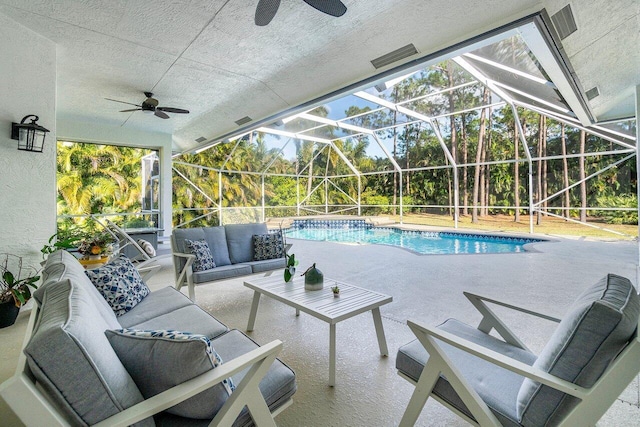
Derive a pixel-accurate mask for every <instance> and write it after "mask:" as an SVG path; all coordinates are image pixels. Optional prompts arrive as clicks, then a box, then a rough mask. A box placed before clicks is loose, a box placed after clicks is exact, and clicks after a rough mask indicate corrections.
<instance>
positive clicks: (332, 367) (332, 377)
mask: <svg viewBox="0 0 640 427" xmlns="http://www.w3.org/2000/svg"><path fill="white" fill-rule="evenodd" d="M334 385H336V325H335V323H330V324H329V386H331V387H333V386H334Z"/></svg>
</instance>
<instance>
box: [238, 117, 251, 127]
mask: <svg viewBox="0 0 640 427" xmlns="http://www.w3.org/2000/svg"><path fill="white" fill-rule="evenodd" d="M251 120H253V119H252V118H251V117H249V116H244V117H243V118H241V119H238V120H236V124H237V125H238V126H242V125H244V124H247V123H249V122H250V121H251Z"/></svg>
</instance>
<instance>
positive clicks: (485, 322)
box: [398, 292, 640, 427]
mask: <svg viewBox="0 0 640 427" xmlns="http://www.w3.org/2000/svg"><path fill="white" fill-rule="evenodd" d="M463 293H464V295H465V296H466V297H467V299H469V301H470V302H471V303H472V304H473V306H474V307H476V309H477V310H478V311H479V312H480V313H481V314H482V316H483V317H482V320H481V321H480V324H479V325H478V329H479V330H480V331H482V332H484V333H486V334H488V333H489V332H490V331H491V330H492V329H495V331H496V332H497V333H498V334H499V335H500V336H501V337H502V338H503V339H504V340H505V341H506V342H507V343H509V344H512V345H514V346H517V347H520V348H522V349H525V350H528V349H527V347H526V346H525V345H524V344H523V343H522V342H521V341H520V340H519V339H518V338H517V337H516V335H515V334H514V333H513V332H512V331H511V330H510V329H509V328H508V327H507V326H506V325H505V324H504V323H503V322H502V321H501V320H500V319H499V318H498V317H497V315H496V314H495V313H494V312H493V311H492V310H491V308H489V307H488V306H487V304H486V303H485V301H486V302H487V303H491V304H495V305H498V306H502V307H506V308H509V309H512V310H516V311H519V312H522V313H525V314H528V315H532V316H535V317H539V318H542V319H545V320H549V321H552V322H556V323H559V322H560V319H558V318H555V317H553V316H548V315H546V314H542V313H538V312H534V311H531V310H527V309H525V308H522V307H518V306H514V305H511V304H506V303H503V302H501V301H496V300H494V299H490V298H486V297H482V296H480V295H476V294H472V293H469V292H463ZM407 324H408V326H409V328H411V330H412V331H413V333H414V334H415V336H416V337H417V338H418V340H419V341H420V343H421V344H422V345H423V346H424V348H425V349H426V350H427V352H428V353H429V359H428V361H427V363H426V365H425V367H424V369H423V370H422V373H421V375H420V378H419V380H418V382H415V381H414V380H413V379H411V378H409V377H408V376H406V375H404V374H402V373H401V372H398V375H400V376H401V377H402V378H404V379H406V380H407V381H409V382H411V383H412V384H414V385H415V386H416V388H415V390H414V392H413V395H412V396H411V400H410V401H409V404H408V406H407V408H406V410H405V412H404V415H403V417H402V420H401V421H400V427H407V426H412V425H414V424H415V422H416V420H417V419H418V416H420V412H422V408H423V407H424V405H425V403H426V402H427V399H428V398H429V397H433V398H434V399H435V400H436V401H438V402H440V403H441V404H442V405H444V406H445V407H447V408H448V409H449V410H451V411H452V412H454V413H455V414H457V415H458V416H460V417H461V418H463V419H464V420H466V421H467V422H469V423H470V424H472V425H479V426H482V427H484V426H501V425H502V424H501V423H500V422H499V421H498V419H497V418H496V416H495V415H494V414H493V412H492V411H491V410H490V409H489V407H488V406H487V405H486V403H485V402H484V401H483V400H482V398H480V396H479V395H478V394H477V393H476V392H475V390H474V389H473V388H472V387H471V386H470V385H469V383H468V382H467V381H466V380H465V378H464V377H463V376H462V374H461V373H460V371H459V370H458V369H457V368H456V366H455V365H454V364H453V363H452V361H451V359H450V358H449V357H448V356H447V355H446V353H445V352H444V351H443V350H442V348H441V347H440V345H439V344H438V343H437V342H436V340H440V341H442V342H445V343H447V344H449V345H452V346H454V347H456V348H458V349H460V350H463V351H466V352H468V353H470V354H472V355H474V356H476V357H480V358H482V359H484V360H486V361H488V362H491V363H494V364H496V365H497V366H500V367H502V368H504V369H508V370H509V371H512V372H515V373H517V374H519V375H522V376H524V377H527V378H530V379H532V380H534V381H537V382H539V383H542V384H544V385H547V386H549V387H552V388H554V389H556V390H559V391H561V392H563V393H566V394H569V395H571V396H574V397H577V398H578V399H580V403H579V404H578V405H577V406H576V407H575V408H574V409H573V410H572V411H571V412H570V413H569V414H568V415H567V416H566V418H564V420H562V423H561V424H560V425H561V426H595V424H596V422H597V421H598V420H599V419H600V418H601V417H602V416H603V415H604V413H605V412H606V411H607V410H608V409H609V408H610V407H611V405H612V404H613V403H614V402H615V400H616V399H617V398H618V396H620V394H621V393H622V392H623V391H624V389H625V388H626V387H627V386H628V385H629V384H630V383H631V381H632V380H633V378H634V377H635V376H636V375H638V373H639V372H640V363H639V362H638V361H639V360H640V339H639V338H638V330H637V329H636V332H635V333H634V336H633V338H632V339H631V340H630V342H629V344H627V346H626V347H625V348H624V349H623V350H622V351H621V352H620V353H619V354H618V356H617V357H616V358H615V359H614V361H613V362H612V363H611V365H610V366H609V367H608V368H607V369H606V370H605V372H604V373H603V374H602V376H601V377H600V379H599V380H598V381H597V382H596V383H595V384H594V385H593V386H592V387H590V388H584V387H580V386H578V385H575V384H573V383H571V382H569V381H565V380H563V379H560V378H558V377H556V376H554V375H551V374H549V373H547V372H544V371H542V370H540V369H536V368H534V367H532V366H529V365H527V364H526V363H522V362H520V361H518V360H515V359H512V358H510V357H508V356H505V355H503V354H500V353H498V352H495V351H493V350H489V349H487V348H485V347H483V346H480V345H478V344H475V343H472V342H470V341H467V340H465V339H463V338H460V337H458V336H457V335H454V334H451V333H449V332H446V331H442V330H439V329H437V328H434V327H432V326H428V325H425V324H422V323H417V322H412V321H407ZM639 324H640V319H639ZM441 374H442V375H444V376H445V377H446V378H447V381H448V382H449V383H450V384H451V386H452V387H453V389H454V390H455V391H456V393H457V394H458V396H459V397H460V399H462V401H463V402H464V404H465V405H466V406H467V408H468V409H469V411H470V412H471V413H472V414H473V416H474V417H475V419H476V421H474V420H473V419H471V418H469V417H467V416H466V415H465V414H463V413H462V412H460V411H459V410H458V409H456V408H455V407H453V406H451V405H450V404H448V403H447V402H446V401H444V400H443V399H440V398H439V397H438V396H436V395H435V394H431V391H432V390H433V388H434V387H435V385H436V382H437V381H438V378H439V377H440V375H441Z"/></svg>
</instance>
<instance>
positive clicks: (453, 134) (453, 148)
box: [447, 61, 458, 216]
mask: <svg viewBox="0 0 640 427" xmlns="http://www.w3.org/2000/svg"><path fill="white" fill-rule="evenodd" d="M447 77H448V80H449V88H452V87H453V86H454V84H455V82H454V81H453V69H452V68H451V61H447ZM448 96H449V112H450V113H454V112H455V111H456V105H455V98H454V97H453V91H452V90H450V91H449V95H448ZM449 120H450V123H451V157H453V159H454V161H456V163H457V157H456V154H457V153H456V152H457V149H458V131H457V129H456V120H455V117H454V115H453V114H451V115H450V116H449ZM447 177H448V180H449V206H452V205H453V195H452V188H453V185H452V182H451V170H449V171H448V173H447ZM450 211H451V209H450ZM452 216H455V215H452Z"/></svg>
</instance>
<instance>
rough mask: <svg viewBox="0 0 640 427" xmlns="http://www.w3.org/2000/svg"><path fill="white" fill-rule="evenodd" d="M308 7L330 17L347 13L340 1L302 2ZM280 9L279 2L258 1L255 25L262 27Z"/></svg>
mask: <svg viewBox="0 0 640 427" xmlns="http://www.w3.org/2000/svg"><path fill="white" fill-rule="evenodd" d="M303 1H304V2H305V3H306V4H308V5H309V6H311V7H313V8H315V9H317V10H319V11H320V12H323V13H326V14H327V15H331V16H335V17H338V16H342V15H344V14H345V12H346V11H347V7H346V6H345V5H344V3H342V2H341V1H340V0H303ZM278 7H280V0H258V7H256V17H255V23H256V25H258V26H260V27H263V26H265V25H267V24H268V23H269V22H271V20H272V19H273V17H274V16H276V12H277V11H278Z"/></svg>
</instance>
